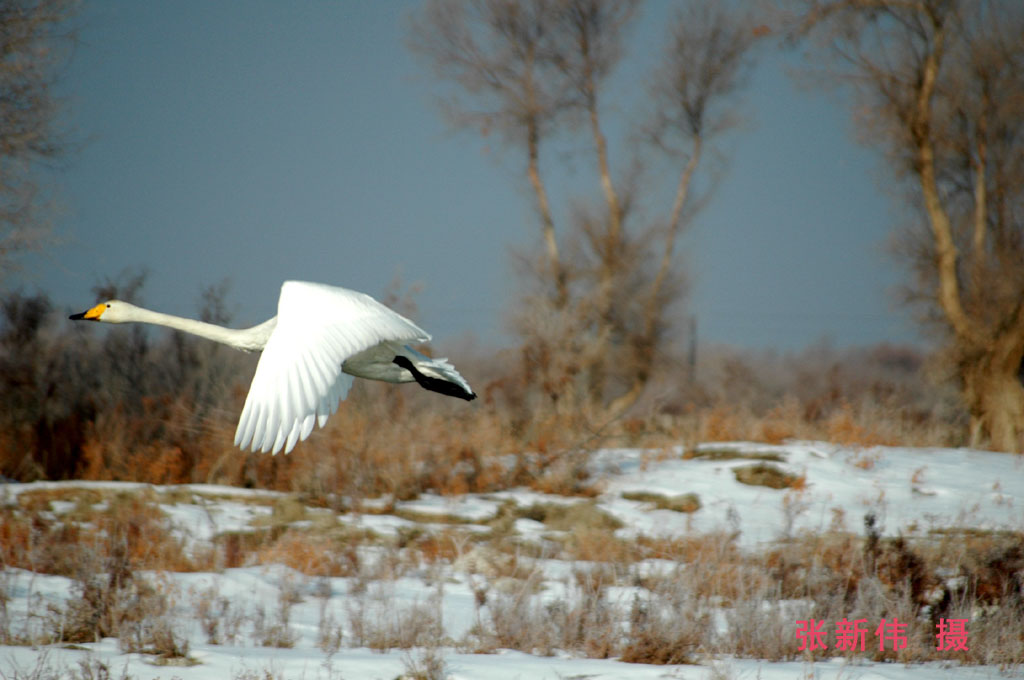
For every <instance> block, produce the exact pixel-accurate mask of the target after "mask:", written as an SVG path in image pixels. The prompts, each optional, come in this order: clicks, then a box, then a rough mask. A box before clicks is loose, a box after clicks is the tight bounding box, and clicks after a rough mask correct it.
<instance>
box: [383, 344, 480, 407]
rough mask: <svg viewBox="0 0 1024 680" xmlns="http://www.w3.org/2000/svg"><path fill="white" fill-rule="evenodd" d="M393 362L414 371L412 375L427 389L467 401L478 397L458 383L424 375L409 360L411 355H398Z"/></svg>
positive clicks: (411, 371)
mask: <svg viewBox="0 0 1024 680" xmlns="http://www.w3.org/2000/svg"><path fill="white" fill-rule="evenodd" d="M392 362H393V363H395V364H398V365H399V366H401V367H402V368H404V369H405V370H407V371H409V372H410V373H412V377H413V378H415V379H416V382H418V383H419V384H420V387H422V388H423V389H425V390H430V391H431V392H437V393H439V394H444V395H447V396H449V397H458V398H459V399H465V400H466V401H473V400H474V399H476V395H475V394H473V393H472V392H470V391H469V390H467V389H466V388H464V387H463V386H462V385H459V384H458V383H453V382H448V381H447V380H442V379H441V378H432V377H430V376H427V375H423V374H422V373H420V371H419V369H417V368H416V366H415V364H413V363H412V362H411V361H410V360H409V357H404V356H402V355H398V356H396V357H395V358H394V359H393V360H392Z"/></svg>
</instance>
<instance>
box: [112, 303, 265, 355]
mask: <svg viewBox="0 0 1024 680" xmlns="http://www.w3.org/2000/svg"><path fill="white" fill-rule="evenodd" d="M126 321H134V322H138V323H149V324H154V325H156V326H166V327H167V328H173V329H175V330H178V331H182V332H183V333H190V334H192V335H198V336H199V337H201V338H206V339H207V340H213V341H214V342H219V343H222V344H225V345H229V346H231V347H234V348H235V349H240V350H243V351H245V352H254V351H258V350H262V349H263V348H264V347H266V345H267V339H268V338H269V337H270V333H271V332H272V331H273V330H274V326H275V325H276V324H277V317H274V318H272V319H270V320H269V321H265V322H263V323H261V324H259V325H258V326H253V327H252V328H224V327H223V326H217V325H216V324H212V323H206V322H205V321H199V320H197V319H186V318H185V317H181V316H174V315H173V314H164V313H162V312H154V311H153V310H151V309H144V308H142V307H133V309H132V310H131V316H130V318H127V319H126Z"/></svg>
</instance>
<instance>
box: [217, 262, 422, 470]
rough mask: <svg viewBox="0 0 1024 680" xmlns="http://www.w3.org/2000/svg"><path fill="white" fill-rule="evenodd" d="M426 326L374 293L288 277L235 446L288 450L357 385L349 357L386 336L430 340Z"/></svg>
mask: <svg viewBox="0 0 1024 680" xmlns="http://www.w3.org/2000/svg"><path fill="white" fill-rule="evenodd" d="M429 339H430V336H429V335H428V334H427V333H426V332H425V331H424V330H423V329H421V328H420V327H419V326H417V325H416V324H414V323H413V322H412V321H409V320H408V319H406V318H405V317H403V316H402V315H400V314H398V313H396V312H393V311H392V310H390V309H388V308H387V307H385V306H384V305H382V304H380V303H379V302H377V301H376V300H374V299H373V298H371V297H370V296H369V295H364V294H363V293H357V292H355V291H352V290H347V289H345V288H336V287H334V286H326V285H323V284H319V283H306V282H303V281H286V282H285V283H284V285H283V286H281V297H280V298H279V300H278V303H277V325H276V326H275V327H274V331H273V333H271V335H270V338H269V339H268V340H267V346H266V347H265V348H264V349H263V355H262V356H261V357H260V360H259V364H258V365H257V366H256V374H255V375H254V376H253V379H252V385H250V386H249V395H248V396H247V397H246V399H245V406H244V407H243V408H242V415H241V417H240V418H239V421H238V429H237V430H236V431H235V444H236V445H237V446H239V447H240V448H242V449H246V448H248V447H249V446H250V445H251V446H252V449H253V450H254V451H255V450H261V451H272V452H274V453H277V452H278V451H280V450H281V449H282V448H283V449H284V451H285V453H287V452H289V451H291V450H292V447H294V446H295V444H296V443H297V442H299V441H301V440H303V439H305V438H306V437H308V436H309V433H310V432H312V430H313V426H314V424H319V425H320V426H321V427H323V425H324V423H325V422H326V421H327V418H328V416H330V415H331V414H332V413H334V412H335V411H336V410H337V409H338V402H339V401H341V400H342V399H344V398H345V396H346V395H347V394H348V390H349V388H350V387H351V386H352V376H350V375H348V374H345V373H342V372H341V365H342V363H343V362H344V361H345V360H346V359H348V358H349V357H351V356H352V355H353V354H358V353H359V352H362V351H363V350H366V349H369V348H370V347H373V346H374V345H377V344H378V343H381V342H385V341H387V342H399V343H406V342H426V341H427V340H429Z"/></svg>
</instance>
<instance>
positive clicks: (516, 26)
mask: <svg viewBox="0 0 1024 680" xmlns="http://www.w3.org/2000/svg"><path fill="white" fill-rule="evenodd" d="M638 7H639V2H638V1H637V0H631V1H628V2H615V1H609V0H534V1H532V2H529V1H528V2H519V1H517V0H432V1H431V2H429V3H428V4H427V6H426V7H425V8H424V9H423V10H422V11H421V12H419V13H418V14H417V16H416V17H415V21H414V24H413V30H412V41H411V42H412V47H413V49H415V50H417V51H418V52H420V53H422V54H424V55H425V56H426V57H428V59H429V61H430V63H431V64H432V65H433V66H434V70H435V73H436V74H437V76H438V77H439V79H440V80H441V81H442V82H443V83H445V84H448V85H451V86H453V87H452V88H451V89H450V90H449V91H447V92H446V93H445V94H446V95H447V96H446V98H445V99H444V105H445V108H446V111H447V113H448V115H449V118H450V120H451V121H452V122H453V123H454V124H455V125H456V126H457V127H475V128H477V129H479V130H480V131H481V132H484V133H485V134H486V133H488V132H490V131H492V130H495V129H497V130H498V131H499V132H500V133H501V134H502V138H503V139H504V140H505V141H506V142H507V143H508V145H509V146H510V147H512V148H513V149H516V150H519V151H521V152H524V155H525V158H526V167H525V174H526V178H527V179H528V180H529V186H530V188H531V190H532V192H533V199H534V204H535V206H536V208H537V215H538V218H539V222H540V226H541V234H542V236H543V243H544V248H543V252H544V257H543V258H541V259H540V261H538V260H531V261H530V262H529V265H530V266H529V267H528V278H529V279H531V281H532V283H533V284H534V287H535V290H530V289H529V288H528V289H527V290H525V291H524V292H523V296H522V305H521V308H522V310H523V316H524V317H525V318H524V322H523V323H521V324H520V328H521V332H522V334H523V341H524V343H523V348H522V356H523V358H524V361H525V362H526V364H527V365H528V369H527V371H526V372H527V373H528V374H529V375H530V376H531V379H532V380H533V381H535V382H536V383H537V384H539V385H540V387H541V390H542V392H543V393H544V394H545V395H547V397H548V398H549V399H550V400H551V401H552V402H554V403H555V404H556V405H564V406H565V408H566V410H573V409H575V408H577V407H578V406H579V405H580V402H581V401H583V402H589V403H591V404H598V405H603V406H605V407H609V408H610V410H611V412H612V413H620V412H622V411H624V410H625V409H626V408H628V407H629V406H630V405H631V404H632V403H634V402H635V400H636V399H637V397H638V396H639V395H640V393H641V392H642V389H643V387H644V385H645V384H646V382H647V379H648V377H649V375H650V372H651V366H652V365H653V362H654V358H655V357H656V356H657V354H658V352H659V351H660V350H661V348H662V342H663V339H664V336H665V331H666V329H667V328H669V327H670V325H671V324H670V319H669V317H668V310H669V307H670V306H671V305H672V304H673V303H674V302H676V301H678V299H679V298H680V297H681V294H682V286H681V285H680V281H681V276H679V272H678V264H677V257H676V256H677V242H678V237H679V234H680V233H681V231H682V229H683V228H684V226H685V224H686V223H687V222H688V220H689V218H691V217H692V215H693V213H694V212H695V205H696V202H695V201H694V200H693V197H692V194H691V193H690V192H689V190H690V185H691V183H692V181H693V177H694V175H695V173H696V172H697V169H698V167H699V165H700V162H701V148H702V145H703V144H704V143H706V141H707V139H708V138H710V137H712V136H713V135H714V134H716V133H718V132H721V131H723V130H724V129H726V128H727V127H728V122H729V116H728V113H727V110H726V109H725V108H724V107H723V106H722V103H723V102H724V101H727V100H729V99H730V97H731V96H732V95H733V94H735V92H736V90H737V88H738V85H739V84H740V82H741V80H742V78H741V75H742V73H743V71H744V68H745V66H746V64H747V62H748V59H749V48H750V47H751V46H752V44H753V43H754V38H755V37H756V36H755V31H754V29H753V25H752V24H751V23H750V22H749V20H747V19H745V18H743V17H738V16H736V15H734V14H731V13H730V12H728V11H727V10H725V9H723V8H721V7H715V8H708V7H706V6H703V5H702V3H696V2H694V3H687V4H686V5H685V6H684V7H685V8H687V9H684V11H680V12H679V13H678V15H677V17H676V19H675V22H674V28H673V33H672V36H671V40H670V41H669V46H668V48H667V49H666V51H665V52H664V54H663V57H662V59H661V68H660V70H659V72H658V74H656V75H655V76H654V77H653V78H652V79H651V81H652V82H653V83H654V84H653V85H652V86H651V88H650V92H643V91H642V88H638V90H640V91H639V92H637V95H638V96H642V95H644V94H647V95H649V97H648V99H649V100H650V101H653V102H655V113H654V118H656V121H655V122H653V123H651V122H650V121H646V120H641V119H640V118H641V117H640V116H635V117H634V118H632V119H631V120H629V121H628V122H630V123H632V124H633V128H634V134H636V133H637V131H639V130H641V129H644V130H645V131H646V132H648V133H649V134H648V135H647V137H648V138H649V140H651V141H653V142H655V143H654V144H650V145H639V144H626V145H624V146H627V147H628V148H629V153H632V154H633V157H628V158H626V160H625V162H623V163H622V166H621V168H625V169H626V173H625V174H621V175H620V174H616V172H615V171H614V170H613V159H612V151H611V148H610V146H611V145H610V144H609V141H608V138H607V135H608V129H609V128H608V126H607V123H606V120H605V118H606V115H607V110H606V108H605V106H606V103H605V99H606V98H607V97H609V87H610V85H609V76H610V75H611V74H612V73H613V72H615V70H616V69H617V67H618V66H619V65H620V63H621V61H622V57H623V55H624V53H625V46H626V44H627V38H628V30H629V27H630V25H631V23H632V21H633V19H634V18H635V16H636V15H637V9H638ZM636 82H637V83H642V82H643V81H642V80H640V79H638V80H637V81H636ZM635 108H636V109H637V110H642V109H643V108H644V107H643V106H638V107H635ZM559 137H563V138H565V137H568V138H571V139H573V140H574V141H577V140H581V141H583V142H584V143H585V144H586V145H587V148H588V150H589V151H590V152H592V155H591V156H589V158H591V159H592V161H593V170H594V176H595V177H596V178H597V181H598V182H597V183H598V188H599V190H600V194H599V195H600V197H601V198H600V200H596V201H588V200H585V199H582V200H581V199H578V200H575V201H572V203H573V210H571V211H570V215H569V217H568V218H567V219H565V220H564V221H565V222H566V224H564V225H561V226H559V224H558V222H559V221H560V220H559V219H557V218H556V215H555V211H553V210H552V208H551V199H550V197H549V192H548V189H547V186H548V185H547V182H546V181H545V178H544V177H543V176H542V173H541V163H540V161H541V158H542V151H543V150H544V149H545V148H547V146H546V145H548V144H549V143H551V142H553V141H554V140H555V139H557V138H559ZM655 151H656V152H657V154H661V153H662V152H664V153H666V154H667V156H665V157H668V158H669V159H671V162H672V163H678V164H679V165H680V166H681V169H680V178H679V181H678V183H677V186H676V190H675V194H674V196H673V197H672V201H671V206H672V207H671V210H667V211H664V212H662V211H659V210H658V209H657V207H656V206H657V202H658V200H659V199H658V196H657V193H656V192H655V191H653V190H652V187H653V186H657V184H658V183H657V182H642V181H641V179H642V178H643V175H642V169H643V167H644V166H645V164H647V163H648V162H653V161H654V160H655V159H656V157H657V154H656V153H654V152H655ZM544 167H545V168H546V169H547V170H548V172H551V171H552V170H551V167H552V166H550V165H545V166H544ZM563 200H566V202H569V201H568V200H567V197H563ZM641 204H642V206H641ZM641 207H643V208H644V209H640V208H641ZM659 213H660V214H666V213H667V214H668V215H669V216H668V217H667V218H661V219H659V218H657V217H651V215H657V214H659Z"/></svg>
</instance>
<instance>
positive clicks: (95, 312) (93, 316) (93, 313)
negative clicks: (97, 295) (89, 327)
mask: <svg viewBox="0 0 1024 680" xmlns="http://www.w3.org/2000/svg"><path fill="white" fill-rule="evenodd" d="M106 309H107V305H106V304H105V303H104V304H99V305H96V306H95V307H93V308H92V309H88V310H86V311H84V312H82V313H80V314H72V315H71V316H69V317H68V318H69V319H73V320H75V321H80V320H82V319H88V320H89V321H99V320H100V316H101V315H102V314H103V312H104V311H105V310H106Z"/></svg>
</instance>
